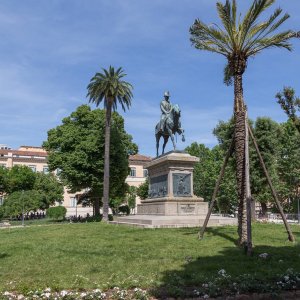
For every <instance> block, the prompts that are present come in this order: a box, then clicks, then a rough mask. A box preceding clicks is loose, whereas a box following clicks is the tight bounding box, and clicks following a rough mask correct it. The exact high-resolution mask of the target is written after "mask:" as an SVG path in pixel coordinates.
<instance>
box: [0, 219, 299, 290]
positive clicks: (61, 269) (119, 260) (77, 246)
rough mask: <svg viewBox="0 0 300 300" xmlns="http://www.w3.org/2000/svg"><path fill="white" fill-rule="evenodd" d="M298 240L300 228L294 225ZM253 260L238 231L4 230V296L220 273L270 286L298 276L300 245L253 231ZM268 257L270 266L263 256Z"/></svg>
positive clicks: (267, 230)
mask: <svg viewBox="0 0 300 300" xmlns="http://www.w3.org/2000/svg"><path fill="white" fill-rule="evenodd" d="M292 229H293V232H294V234H295V236H296V239H297V241H298V240H300V226H297V225H295V226H292ZM253 237H254V245H255V248H254V256H253V257H247V256H245V255H244V253H243V251H242V250H241V249H239V248H237V247H236V246H235V240H236V239H237V234H236V227H229V226H228V227H222V228H213V229H208V231H207V233H206V234H205V238H204V239H203V240H202V241H199V240H198V239H197V229H195V228H184V229H140V228H132V227H125V226H115V225H108V224H104V223H84V224H62V225H51V226H31V227H25V228H11V229H10V230H9V229H2V230H0V241H1V242H0V291H1V290H2V291H4V290H17V291H26V290H34V289H38V288H46V287H51V288H53V289H58V290H62V289H90V288H101V289H104V290H105V289H108V288H111V287H114V286H118V287H121V288H132V287H136V286H137V287H141V288H151V287H160V286H196V285H200V284H201V283H203V282H207V281H208V280H209V278H211V277H214V276H215V275H216V274H217V272H218V271H219V270H220V269H225V270H226V272H227V273H228V274H230V275H231V276H232V277H235V276H238V275H240V274H245V273H247V274H252V275H253V276H255V277H256V278H258V279H262V280H263V281H265V282H268V281H272V280H273V278H274V276H275V275H276V274H282V273H284V272H285V271H286V270H287V269H288V268H294V270H296V271H300V256H299V255H300V246H299V243H298V242H296V243H295V244H292V243H290V242H288V241H287V234H286V232H285V230H284V227H283V225H275V224H274V225H272V224H254V226H253ZM264 252H266V253H268V254H269V255H270V256H269V258H268V259H266V260H263V259H261V258H259V257H258V255H259V254H261V253H264Z"/></svg>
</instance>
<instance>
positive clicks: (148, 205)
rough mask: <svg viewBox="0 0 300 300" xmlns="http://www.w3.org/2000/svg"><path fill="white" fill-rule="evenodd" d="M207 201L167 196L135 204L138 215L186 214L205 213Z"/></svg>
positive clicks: (196, 198)
mask: <svg viewBox="0 0 300 300" xmlns="http://www.w3.org/2000/svg"><path fill="white" fill-rule="evenodd" d="M207 211H208V203H207V202H203V199H202V198H198V197H188V198H187V197H176V198H172V197H167V198H156V199H147V200H144V201H143V203H142V204H139V205H138V206H137V213H138V215H161V216H188V215H197V216H199V215H206V214H207Z"/></svg>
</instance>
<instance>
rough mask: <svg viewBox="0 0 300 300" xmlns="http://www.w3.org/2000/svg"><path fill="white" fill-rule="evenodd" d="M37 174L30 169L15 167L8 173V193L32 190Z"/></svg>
mask: <svg viewBox="0 0 300 300" xmlns="http://www.w3.org/2000/svg"><path fill="white" fill-rule="evenodd" d="M35 178H36V174H35V172H33V171H32V170H31V169H30V168H29V167H27V166H22V165H15V166H13V167H12V168H11V169H9V171H8V173H7V185H6V190H5V191H6V193H13V192H16V191H22V190H24V191H26V190H32V189H33V186H34V182H35Z"/></svg>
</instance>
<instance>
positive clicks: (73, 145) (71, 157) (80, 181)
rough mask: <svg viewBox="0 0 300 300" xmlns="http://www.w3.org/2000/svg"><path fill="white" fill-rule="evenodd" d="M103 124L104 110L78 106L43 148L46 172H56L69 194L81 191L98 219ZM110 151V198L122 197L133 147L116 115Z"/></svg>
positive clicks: (134, 151)
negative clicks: (46, 162) (46, 160)
mask: <svg viewBox="0 0 300 300" xmlns="http://www.w3.org/2000/svg"><path fill="white" fill-rule="evenodd" d="M105 120H106V112H105V111H104V110H100V109H95V110H91V108H90V107H89V106H88V105H81V106H79V107H78V108H77V109H76V111H74V112H72V113H71V115H70V116H69V117H66V118H64V119H63V120H62V125H59V126H57V127H56V128H53V129H51V130H49V131H48V140H47V141H45V142H44V144H43V146H44V148H45V149H46V150H47V151H48V164H49V168H50V170H52V171H53V170H56V169H59V170H60V173H59V177H60V179H61V180H62V182H63V183H64V185H66V186H67V188H69V189H70V190H71V191H73V192H77V191H82V190H85V191H86V194H87V195H88V199H89V200H90V201H91V202H92V203H93V204H94V205H95V214H98V215H99V213H100V198H101V195H102V193H103V175H104V144H105V134H104V132H105ZM110 150H111V151H110V164H111V166H110V197H111V198H116V197H123V196H124V195H125V193H126V191H127V188H126V184H125V179H126V177H127V175H128V173H129V167H128V155H129V153H136V152H137V146H136V144H134V143H133V142H132V137H131V136H130V135H129V134H127V133H126V131H125V129H124V119H123V118H122V117H121V116H120V115H119V114H118V113H116V112H114V113H113V114H112V126H111V147H110ZM85 200H86V199H85Z"/></svg>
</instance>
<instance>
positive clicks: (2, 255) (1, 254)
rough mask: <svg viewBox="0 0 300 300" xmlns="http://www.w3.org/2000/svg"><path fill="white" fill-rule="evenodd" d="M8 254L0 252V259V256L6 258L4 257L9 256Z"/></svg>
mask: <svg viewBox="0 0 300 300" xmlns="http://www.w3.org/2000/svg"><path fill="white" fill-rule="evenodd" d="M9 256H10V255H9V254H7V253H0V259H1V258H6V257H9Z"/></svg>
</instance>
